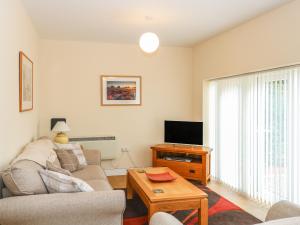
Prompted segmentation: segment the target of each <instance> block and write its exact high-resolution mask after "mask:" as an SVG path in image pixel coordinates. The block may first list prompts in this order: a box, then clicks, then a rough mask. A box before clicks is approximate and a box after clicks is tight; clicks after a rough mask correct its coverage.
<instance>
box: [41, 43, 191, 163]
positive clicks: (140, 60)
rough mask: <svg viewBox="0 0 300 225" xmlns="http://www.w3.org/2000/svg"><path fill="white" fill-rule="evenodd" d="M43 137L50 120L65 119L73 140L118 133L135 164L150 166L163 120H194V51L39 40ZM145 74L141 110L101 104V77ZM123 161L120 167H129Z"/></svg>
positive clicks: (132, 107)
mask: <svg viewBox="0 0 300 225" xmlns="http://www.w3.org/2000/svg"><path fill="white" fill-rule="evenodd" d="M40 54H41V55H40V59H41V74H42V75H41V80H40V83H39V85H40V87H41V92H40V107H41V111H40V135H49V134H50V132H49V126H50V118H52V117H66V118H67V121H68V124H69V126H70V127H71V130H72V131H71V132H70V134H69V136H88V135H115V136H116V137H117V139H118V141H119V144H120V147H127V148H128V149H129V150H130V152H131V155H132V158H133V160H134V161H135V162H136V164H137V166H147V165H150V164H151V155H150V150H149V146H151V145H153V144H157V143H161V142H163V121H164V120H165V119H171V120H172V119H173V120H190V119H192V49H190V48H175V47H174V48H172V47H162V48H160V49H159V51H158V52H157V53H156V54H154V55H151V56H149V55H146V54H143V53H142V52H141V50H140V49H139V47H138V46H137V45H126V44H102V43H96V42H71V41H48V40H44V41H42V42H41V52H40ZM118 74H121V75H140V76H142V102H143V105H142V106H106V107H103V106H100V75H118ZM126 161H128V158H126V157H124V158H123V161H122V162H121V163H120V167H128V166H130V163H128V162H126Z"/></svg>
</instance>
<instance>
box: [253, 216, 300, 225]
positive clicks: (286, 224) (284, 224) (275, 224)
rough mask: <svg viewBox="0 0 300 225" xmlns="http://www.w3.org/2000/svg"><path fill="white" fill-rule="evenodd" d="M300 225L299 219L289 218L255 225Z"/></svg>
mask: <svg viewBox="0 0 300 225" xmlns="http://www.w3.org/2000/svg"><path fill="white" fill-rule="evenodd" d="M299 224H300V217H291V218H284V219H279V220H272V221H268V222H265V223H259V224H256V225H299Z"/></svg>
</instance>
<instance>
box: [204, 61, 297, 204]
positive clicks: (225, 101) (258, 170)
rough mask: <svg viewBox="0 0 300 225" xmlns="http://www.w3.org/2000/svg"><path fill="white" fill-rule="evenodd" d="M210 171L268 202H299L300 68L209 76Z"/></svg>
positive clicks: (240, 189) (256, 197)
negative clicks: (235, 75)
mask: <svg viewBox="0 0 300 225" xmlns="http://www.w3.org/2000/svg"><path fill="white" fill-rule="evenodd" d="M206 96H207V98H208V99H207V103H208V114H207V115H208V116H207V121H206V122H207V123H208V143H207V144H208V145H209V146H211V147H212V148H213V149H214V151H213V154H212V175H213V176H214V177H215V179H217V180H220V181H221V182H224V183H225V184H227V185H230V186H231V187H232V188H234V189H236V190H237V191H240V192H243V193H245V194H247V195H248V196H250V197H252V198H254V199H256V200H258V201H261V202H263V203H266V204H272V203H274V202H276V201H279V200H283V199H286V200H290V201H292V202H295V203H300V67H288V68H284V69H278V70H272V71H265V72H259V73H253V74H249V75H245V76H239V77H232V78H225V79H220V80H213V81H210V82H209V84H208V89H207V94H206Z"/></svg>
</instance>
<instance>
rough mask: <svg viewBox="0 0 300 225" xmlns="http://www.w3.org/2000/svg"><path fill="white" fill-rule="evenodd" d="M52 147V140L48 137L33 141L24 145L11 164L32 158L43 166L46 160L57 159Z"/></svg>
mask: <svg viewBox="0 0 300 225" xmlns="http://www.w3.org/2000/svg"><path fill="white" fill-rule="evenodd" d="M53 149H54V145H53V142H52V141H51V140H49V139H39V140H36V141H33V142H31V143H29V144H27V145H26V146H25V147H24V149H23V151H22V153H21V154H20V155H19V156H17V157H16V158H15V159H14V161H13V162H12V163H11V164H12V165H13V164H15V163H17V162H18V161H21V160H32V161H34V162H36V163H38V164H40V165H42V166H43V167H44V168H45V167H46V161H47V160H49V161H50V162H56V161H57V156H56V154H55V151H54V150H53Z"/></svg>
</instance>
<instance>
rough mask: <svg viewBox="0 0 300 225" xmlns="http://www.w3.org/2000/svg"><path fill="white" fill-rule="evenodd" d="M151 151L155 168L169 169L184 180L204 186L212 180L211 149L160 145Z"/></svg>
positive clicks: (153, 147)
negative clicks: (196, 181) (193, 181)
mask: <svg viewBox="0 0 300 225" xmlns="http://www.w3.org/2000/svg"><path fill="white" fill-rule="evenodd" d="M151 149H152V164H153V166H154V167H169V168H170V169H172V170H174V171H175V172H176V173H178V174H179V175H181V176H183V177H184V178H186V179H191V180H198V181H201V183H202V184H204V185H206V184H207V182H208V181H209V180H210V152H211V149H210V148H207V147H202V146H191V145H179V144H178V145H177V144H159V145H155V146H152V147H151Z"/></svg>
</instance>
